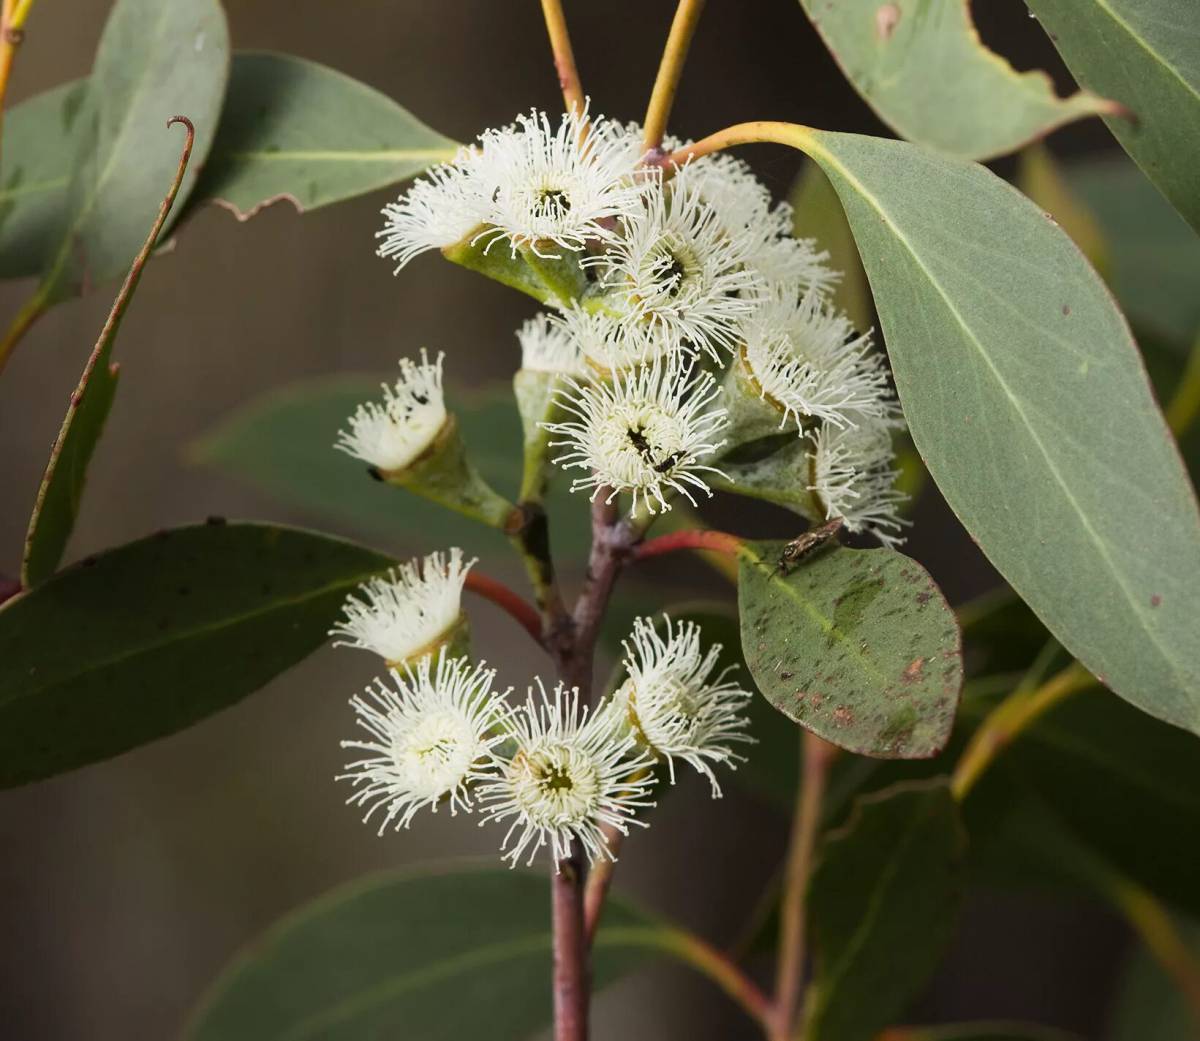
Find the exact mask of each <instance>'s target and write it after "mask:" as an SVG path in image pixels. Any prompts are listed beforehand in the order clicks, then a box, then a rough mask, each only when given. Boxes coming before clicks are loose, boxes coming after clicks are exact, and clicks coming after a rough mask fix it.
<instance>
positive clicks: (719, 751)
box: [333, 549, 750, 864]
mask: <svg viewBox="0 0 1200 1041" xmlns="http://www.w3.org/2000/svg"><path fill="white" fill-rule="evenodd" d="M448 559H449V563H448V562H447V557H445V556H443V555H442V554H437V553H435V554H432V555H430V556H429V557H426V558H425V559H424V560H422V561H419V562H412V563H409V564H406V565H404V566H403V567H401V568H399V569H398V570H397V571H394V572H390V573H389V574H388V575H387V576H386V577H381V578H376V579H372V580H371V581H370V582H368V583H366V584H365V585H364V586H363V587H362V590H361V592H360V595H359V596H357V597H356V596H351V597H350V598H349V600H348V601H347V603H346V608H345V610H346V615H347V619H348V620H347V621H346V622H344V623H342V624H340V625H339V626H338V627H337V628H336V629H335V630H334V633H333V635H338V636H343V637H344V636H346V635H348V629H353V630H354V637H353V639H354V642H353V643H352V646H356V647H364V648H367V649H370V650H373V651H374V652H375V653H377V654H379V655H380V656H381V657H383V658H385V659H386V660H387V661H388V662H389V664H391V663H394V662H397V661H402V662H403V664H402V665H400V666H396V665H393V667H392V669H391V671H390V674H389V677H388V678H387V679H382V678H381V679H377V680H376V681H375V682H374V683H373V684H372V685H371V686H369V687H368V688H367V690H366V692H365V693H364V694H363V695H360V696H358V697H355V698H353V699H352V700H351V705H352V706H353V708H354V711H355V713H356V715H357V720H358V724H359V726H360V727H361V728H362V730H363V731H365V734H366V737H365V739H360V740H355V741H344V742H342V747H343V748H352V749H355V750H356V751H357V752H359V753H361V757H360V758H358V759H356V760H355V761H353V762H351V763H349V764H348V765H347V766H346V772H345V773H344V774H342V775H341V779H343V780H348V781H350V782H351V784H353V785H354V789H355V790H354V793H353V794H352V795H351V796H350V798H349V800H348V801H349V802H350V803H351V804H354V805H357V806H360V807H363V808H364V809H365V811H366V812H365V816H364V820H366V821H371V820H372V819H378V822H379V832H380V834H382V833H383V832H384V831H385V830H386V829H388V828H389V827H394V828H397V829H399V828H406V827H408V826H409V824H410V823H411V821H412V819H413V817H414V816H415V815H416V814H417V812H418V811H420V810H421V809H424V808H428V809H430V810H431V811H433V812H436V811H437V810H438V809H439V808H440V807H441V806H447V807H449V810H450V813H451V814H457V813H458V812H460V811H461V812H465V813H470V812H472V811H474V810H476V809H478V811H479V812H480V814H481V817H482V821H481V823H488V822H496V823H500V824H506V825H507V828H506V831H505V834H504V837H503V839H502V841H501V848H502V849H503V850H504V856H505V859H506V860H509V861H511V862H512V863H514V864H515V863H517V862H518V861H519V860H523V859H527V860H532V859H533V858H534V857H535V856H536V854H537V852H538V850H540V849H542V848H543V847H546V848H548V849H549V850H550V853H551V855H552V857H553V858H554V859H555V861H558V860H561V859H562V858H563V857H565V856H567V855H568V853H569V851H570V847H571V844H572V842H573V841H578V842H579V844H580V846H581V847H582V849H583V851H584V852H585V854H586V855H587V856H588V858H589V859H590V860H593V861H594V860H597V859H600V858H602V857H610V858H611V857H613V852H612V849H611V847H610V844H609V837H610V836H611V835H612V834H613V833H615V832H620V833H622V834H625V833H628V830H629V827H630V825H634V824H636V825H639V826H642V827H645V824H646V822H645V821H643V820H639V819H638V817H637V814H638V813H639V812H640V811H641V810H644V809H646V808H648V807H650V806H653V805H654V804H653V802H652V801H651V799H650V795H651V793H652V790H653V788H654V785H655V783H656V776H655V767H656V766H657V765H658V764H659V763H665V764H666V765H667V767H668V770H669V774H670V778H671V781H672V783H674V780H675V760H676V759H678V760H680V761H682V762H685V763H688V764H690V765H691V766H693V767H695V769H696V770H697V771H699V772H700V773H702V774H703V775H704V776H706V777H707V778H708V779H709V781H710V783H711V784H712V788H713V793H714V795H718V794H720V789H719V787H718V786H717V781H716V777H715V775H714V773H713V765H714V764H718V763H726V764H729V765H730V766H732V765H734V763H735V761H736V760H737V759H738V756H736V755H735V754H734V752H733V748H732V746H733V745H734V744H736V743H738V742H745V741H748V740H749V737H748V736H747V735H746V734H745V728H746V726H747V720H746V717H745V716H744V715H743V714H742V710H743V709H744V707H745V703H746V701H747V700H748V699H749V697H750V694H749V693H748V692H747V691H745V690H743V689H741V688H740V687H738V686H737V684H736V683H734V682H732V681H731V680H730V679H729V677H728V670H722V671H720V672H717V674H716V675H714V672H715V671H716V663H717V661H718V659H719V657H720V654H721V647H720V645H719V644H718V645H715V646H713V647H711V648H709V649H708V650H707V651H701V648H700V631H699V628H698V627H697V626H695V625H694V624H682V625H680V624H675V623H673V622H672V621H671V620H670V619H669V618H664V622H663V625H662V626H661V627H660V628H656V627H655V625H654V624H653V622H652V621H651V620H650V619H648V618H639V619H637V620H636V622H635V624H634V631H633V634H632V637H631V642H630V643H626V645H625V651H626V654H625V660H624V668H625V672H626V675H627V679H626V680H625V681H624V682H623V683H622V685H621V686H620V687H619V688H618V689H617V690H616V691H615V692H614V694H613V696H612V697H611V698H608V699H604V700H601V702H600V703H599V704H598V705H597V706H596V707H595V708H594V709H589V708H588V707H587V706H586V705H583V704H582V703H581V701H580V698H579V694H578V691H577V690H575V689H574V688H571V689H567V688H566V687H564V685H563V684H561V683H559V684H558V685H557V686H555V687H554V689H553V690H552V691H549V690H547V688H546V687H545V685H544V684H543V683H542V681H541V680H540V679H536V680H535V685H534V686H532V687H530V688H529V691H528V695H527V697H526V699H525V701H524V702H523V703H522V704H519V705H516V706H512V705H510V704H509V702H508V700H507V697H508V695H509V694H510V693H511V690H512V688H511V687H510V688H508V689H507V690H503V691H501V690H500V689H499V688H498V687H497V686H496V672H495V670H494V669H489V668H487V667H486V665H485V663H483V662H479V663H477V664H472V663H471V662H470V661H469V660H468V658H467V657H465V656H463V655H461V654H456V653H455V651H454V650H453V649H452V645H451V640H450V633H451V631H452V630H453V628H454V625H455V620H457V619H458V618H459V617H460V615H461V603H460V600H461V588H462V582H461V576H462V575H463V574H464V573H465V567H464V566H463V565H462V554H461V552H460V551H459V550H457V549H455V550H451V551H450V554H449V558H448ZM469 566H470V565H466V567H469ZM435 618H437V619H443V620H449V621H447V622H446V628H445V629H444V630H443V631H441V632H432V633H431V632H430V631H429V627H430V626H431V624H432V619H435ZM418 640H421V641H423V643H424V645H425V646H436V647H437V650H436V651H426V652H424V653H421V654H419V655H417V656H415V657H414V656H413V654H412V651H414V650H415V649H417V648H415V646H414V645H415V644H416V642H417V641H418Z"/></svg>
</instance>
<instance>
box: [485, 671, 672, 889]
mask: <svg viewBox="0 0 1200 1041" xmlns="http://www.w3.org/2000/svg"><path fill="white" fill-rule="evenodd" d="M538 688H539V696H538V697H537V699H536V700H535V698H534V692H533V688H532V687H531V688H530V689H529V695H528V699H527V701H526V703H525V704H524V705H523V706H521V707H520V708H519V709H518V710H517V712H516V713H515V714H514V716H513V718H512V721H511V726H510V736H511V737H512V738H513V740H514V742H515V745H516V748H515V751H514V752H513V754H512V756H511V758H509V759H508V760H507V761H505V762H504V763H503V764H502V766H501V767H500V772H499V774H498V775H497V776H496V777H495V778H494V779H492V780H489V781H487V782H485V783H483V784H481V785H480V786H479V790H478V791H479V806H480V810H481V811H482V812H483V814H484V818H483V821H484V822H487V821H497V822H503V821H506V820H511V823H510V825H509V828H508V831H507V832H506V833H505V836H504V841H503V843H502V846H501V848H502V849H503V850H504V851H505V853H504V859H505V860H509V861H511V862H512V863H513V864H514V865H515V864H516V863H517V861H518V860H520V859H521V858H522V857H523V856H524V855H525V852H526V851H527V850H528V852H529V863H532V862H533V858H534V857H535V856H536V855H537V852H538V850H539V849H541V848H542V847H543V846H547V845H548V846H549V848H550V853H551V856H552V857H553V858H554V860H555V861H556V862H557V861H560V860H562V859H563V858H564V857H566V856H567V855H568V854H569V852H570V848H571V841H572V840H573V839H578V840H579V842H580V844H581V845H582V847H583V849H584V852H585V853H586V854H587V857H588V859H589V860H590V861H593V862H594V861H596V860H599V859H601V858H602V857H607V858H609V859H616V858H615V857H614V856H613V855H612V852H611V851H610V850H609V848H608V846H607V844H606V842H605V839H604V832H603V831H602V828H603V827H605V826H607V827H610V828H615V829H616V830H617V831H620V832H621V833H622V834H628V832H629V825H630V824H640V825H642V826H643V827H645V824H644V822H642V821H638V820H635V819H634V815H635V814H636V813H637V811H638V810H639V809H641V808H643V807H646V806H651V805H653V803H651V802H649V801H647V799H646V796H647V795H648V794H649V792H650V790H651V788H652V786H653V779H652V777H651V773H650V771H651V768H652V766H653V761H652V760H651V759H650V757H649V756H648V755H646V753H645V752H642V751H641V750H639V749H638V747H637V745H636V744H635V742H634V740H633V738H632V737H630V736H628V735H622V734H621V733H620V731H619V730H618V727H617V723H618V720H617V718H616V717H615V716H614V715H613V714H612V712H611V711H610V710H609V709H608V707H607V706H600V707H598V708H597V709H596V711H594V712H589V711H588V709H587V707H586V706H583V705H581V704H580V702H579V692H578V691H577V690H575V689H574V688H572V689H571V690H567V689H566V688H565V687H564V686H563V685H562V684H561V683H559V684H558V685H557V686H556V687H555V688H554V693H553V695H550V694H548V693H547V692H546V688H545V687H544V686H543V685H542V682H541V680H538Z"/></svg>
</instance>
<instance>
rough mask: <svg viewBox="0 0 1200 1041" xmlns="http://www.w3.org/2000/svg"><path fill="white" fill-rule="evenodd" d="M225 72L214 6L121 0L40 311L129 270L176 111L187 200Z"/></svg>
mask: <svg viewBox="0 0 1200 1041" xmlns="http://www.w3.org/2000/svg"><path fill="white" fill-rule="evenodd" d="M228 73H229V30H228V27H227V26H226V24H225V14H224V12H223V11H222V10H221V5H220V4H219V3H218V2H217V0H188V2H187V3H178V2H164V0H117V3H116V5H115V6H114V7H113V11H112V14H111V15H110V16H109V18H108V22H107V23H106V24H105V27H104V33H103V35H102V36H101V38H100V46H99V48H98V50H97V51H96V61H95V65H94V66H93V68H92V75H91V78H90V80H89V86H88V90H87V92H86V97H85V102H84V105H83V111H82V112H81V113H80V115H79V117H78V118H79V133H78V134H77V135H76V137H75V152H74V156H73V159H72V178H71V185H70V188H69V191H68V195H67V206H66V214H65V217H64V219H63V220H62V221H61V222H60V223H59V225H58V237H57V242H56V246H55V249H54V252H53V254H52V256H51V257H50V259H49V261H48V262H47V265H46V267H45V269H44V271H43V273H42V281H41V285H39V287H38V291H37V295H36V297H35V301H36V303H35V306H36V307H37V308H39V309H40V308H45V307H49V306H50V305H52V304H55V303H57V302H59V301H60V300H63V299H66V298H67V297H70V296H73V295H75V294H77V293H80V292H82V291H83V289H84V288H85V287H86V286H88V285H93V284H96V283H98V282H107V281H110V280H112V279H115V278H118V277H119V276H121V275H122V274H124V273H125V271H126V269H127V268H128V267H129V262H130V260H132V259H133V255H134V254H135V253H136V252H137V250H138V247H139V246H140V245H141V244H142V238H143V236H144V235H145V234H146V228H148V227H149V226H150V223H151V221H152V220H153V219H154V212H155V210H156V209H157V207H158V200H159V199H160V198H161V197H162V186H163V185H164V184H167V183H169V181H170V179H171V175H172V174H173V173H174V172H175V159H176V157H175V155H173V154H172V153H171V152H170V151H169V150H165V149H163V148H162V147H161V145H160V143H159V142H160V137H161V133H162V127H163V125H164V124H165V123H166V122H167V120H168V119H170V118H171V117H172V116H175V115H185V116H187V117H188V118H190V119H191V120H192V122H193V123H194V124H195V126H196V142H195V146H194V148H193V155H192V172H189V173H188V175H187V176H186V177H185V179H184V183H183V186H182V188H181V189H180V197H181V198H184V199H186V198H187V195H188V192H189V191H190V190H191V187H192V184H193V183H194V181H195V172H194V171H196V170H197V169H198V168H199V167H200V166H202V165H203V163H204V159H205V156H206V155H207V154H208V149H209V146H210V145H211V144H212V139H213V133H214V131H215V130H216V126H217V116H218V115H219V113H220V111H221V101H222V98H223V97H224V95H225V81H226V78H227V77H228Z"/></svg>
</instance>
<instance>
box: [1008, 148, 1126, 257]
mask: <svg viewBox="0 0 1200 1041" xmlns="http://www.w3.org/2000/svg"><path fill="white" fill-rule="evenodd" d="M1016 185H1017V187H1018V188H1020V189H1021V191H1023V192H1024V193H1025V194H1026V195H1028V196H1029V198H1030V199H1031V200H1032V201H1033V202H1035V203H1037V205H1038V206H1040V207H1041V208H1042V209H1043V210H1045V211H1046V212H1047V213H1048V214H1050V216H1051V217H1053V218H1054V219H1055V220H1056V221H1057V222H1058V226H1059V227H1060V228H1062V230H1063V231H1065V232H1066V233H1067V234H1068V235H1070V236H1071V240H1072V241H1073V242H1074V243H1075V245H1077V246H1078V247H1079V251H1080V252H1081V253H1082V254H1083V255H1084V256H1085V257H1087V259H1088V262H1089V263H1090V264H1091V265H1092V267H1094V268H1095V269H1096V271H1097V272H1098V273H1099V274H1100V275H1101V277H1103V278H1104V279H1105V281H1108V279H1109V276H1110V272H1111V270H1112V257H1111V251H1110V249H1109V245H1108V243H1107V242H1106V241H1105V238H1104V232H1103V230H1102V229H1101V227H1100V223H1099V221H1098V220H1097V219H1096V216H1095V214H1094V213H1092V211H1091V209H1090V208H1089V207H1088V206H1087V204H1086V203H1085V202H1083V200H1082V199H1080V198H1079V197H1078V196H1077V195H1076V194H1075V192H1074V191H1073V190H1072V187H1071V184H1070V183H1069V182H1068V180H1067V174H1066V171H1065V170H1064V169H1063V167H1062V166H1060V165H1059V163H1058V161H1057V160H1056V159H1055V158H1054V156H1053V155H1052V154H1051V152H1050V150H1049V149H1048V148H1047V147H1046V146H1045V145H1043V144H1034V145H1030V146H1029V147H1028V148H1026V149H1024V150H1023V151H1022V152H1021V154H1020V156H1019V157H1018V159H1017V179H1016Z"/></svg>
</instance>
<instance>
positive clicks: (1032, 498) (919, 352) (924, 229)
mask: <svg viewBox="0 0 1200 1041" xmlns="http://www.w3.org/2000/svg"><path fill="white" fill-rule="evenodd" d="M800 140H801V141H802V143H800V144H799V145H798V147H802V148H805V149H806V150H811V153H812V154H813V155H814V157H815V158H816V159H817V161H818V162H820V163H821V165H822V166H823V167H824V168H825V171H826V172H827V173H828V174H829V176H830V179H831V180H832V181H833V183H834V187H835V188H837V190H838V194H839V195H840V196H841V198H842V203H843V205H844V206H845V207H846V213H847V216H848V217H849V219H850V224H851V227H852V228H853V229H854V232H855V236H856V238H857V240H858V244H859V248H860V250H861V251H862V255H863V260H864V263H865V264H866V268H867V274H868V276H869V278H870V280H871V288H872V291H873V293H874V295H875V304H876V307H877V308H878V311H879V316H880V322H881V324H882V326H883V331H884V337H885V339H886V342H887V349H888V354H889V355H890V357H891V360H892V368H893V371H894V374H895V378H896V387H897V390H898V391H899V394H900V400H901V403H902V404H903V406H904V412H905V415H906V417H907V419H908V425H909V429H910V430H911V432H912V436H913V440H914V442H915V443H916V446H917V449H918V450H919V451H920V453H921V456H922V457H923V458H924V460H925V463H926V465H927V466H928V467H929V472H930V474H931V475H932V476H933V478H934V480H935V481H936V482H937V484H938V487H939V488H940V489H941V491H942V494H943V495H944V496H945V498H946V501H947V502H948V503H949V504H950V507H951V508H952V509H953V510H954V512H955V513H956V514H957V515H958V518H959V520H961V521H962V523H963V524H964V525H965V527H966V528H967V530H968V531H969V532H970V533H971V535H972V536H973V537H974V538H975V540H976V541H977V542H978V543H979V545H980V547H981V548H982V549H983V551H984V553H986V554H987V556H988V558H989V559H990V560H991V561H992V563H993V564H994V565H995V566H996V568H997V570H999V571H1000V572H1001V574H1003V575H1004V577H1005V578H1006V579H1008V581H1009V583H1010V584H1011V585H1012V586H1013V588H1014V589H1015V590H1016V591H1017V592H1018V593H1019V594H1020V595H1021V596H1022V597H1023V598H1024V599H1025V601H1026V602H1027V603H1028V604H1029V605H1030V606H1031V607H1032V608H1033V609H1034V611H1035V612H1036V613H1037V614H1038V616H1039V617H1040V618H1041V619H1042V621H1043V622H1045V624H1046V626H1047V627H1048V628H1049V629H1050V631H1051V632H1052V633H1053V634H1054V635H1055V637H1057V639H1058V640H1059V641H1060V642H1061V643H1062V644H1063V646H1064V647H1066V648H1067V650H1069V651H1070V652H1071V653H1072V654H1074V655H1075V656H1076V657H1077V658H1079V659H1080V661H1082V662H1083V664H1084V665H1086V666H1087V668H1088V669H1089V670H1091V671H1092V672H1093V673H1094V674H1095V675H1096V676H1098V677H1099V678H1100V679H1101V680H1102V682H1104V683H1106V684H1107V685H1108V686H1110V687H1112V689H1113V690H1115V691H1116V692H1117V693H1119V694H1120V695H1121V696H1122V697H1125V698H1127V699H1128V700H1130V701H1132V702H1133V703H1134V704H1135V705H1137V706H1138V707H1140V708H1142V709H1144V710H1145V711H1147V712H1149V713H1150V714H1151V715H1155V716H1158V717H1159V718H1160V719H1164V720H1166V721H1167V722H1170V723H1174V724H1176V725H1177V726H1183V727H1188V728H1191V729H1193V730H1197V731H1200V640H1198V639H1197V638H1196V619H1197V618H1200V514H1198V513H1197V508H1196V499H1195V496H1194V495H1193V493H1192V490H1191V487H1190V485H1189V484H1188V479H1187V475H1186V473H1185V471H1184V469H1183V466H1182V464H1181V462H1180V459H1179V454H1178V452H1177V451H1176V450H1175V446H1174V444H1173V443H1172V441H1171V439H1170V435H1169V434H1168V433H1167V429H1166V426H1165V424H1164V422H1163V419H1162V414H1161V413H1160V412H1159V409H1158V406H1157V404H1156V403H1155V401H1154V397H1153V395H1152V393H1151V391H1150V387H1149V384H1148V383H1147V380H1146V374H1145V371H1144V369H1143V367H1142V364H1141V360H1140V358H1139V356H1138V353H1137V349H1136V347H1135V346H1134V344H1133V341H1132V339H1131V338H1130V335H1129V329H1128V326H1127V325H1126V323H1125V321H1124V319H1123V318H1122V316H1121V314H1120V312H1119V311H1118V310H1117V308H1116V306H1115V305H1114V304H1113V301H1112V298H1111V297H1110V296H1109V294H1108V292H1107V290H1106V289H1105V288H1104V285H1103V284H1102V283H1101V281H1100V279H1099V278H1098V277H1097V276H1096V273H1095V272H1094V271H1093V270H1092V269H1091V268H1090V267H1088V265H1087V262H1086V261H1085V260H1084V259H1083V257H1082V256H1081V255H1080V253H1079V251H1078V249H1077V248H1076V247H1075V245H1074V243H1072V242H1071V240H1070V239H1069V238H1068V237H1067V236H1066V235H1065V234H1064V233H1063V232H1062V231H1061V230H1060V229H1059V228H1058V227H1057V226H1056V225H1054V224H1053V222H1051V221H1049V220H1047V219H1046V217H1045V215H1044V214H1043V213H1042V212H1041V211H1039V210H1038V209H1037V208H1036V207H1034V206H1033V205H1032V204H1031V203H1030V202H1029V201H1028V200H1027V199H1025V198H1024V197H1023V196H1022V195H1021V194H1020V193H1019V192H1016V191H1014V190H1013V189H1012V188H1010V187H1009V186H1008V185H1006V184H1004V182H1003V181H1001V180H999V179H998V178H997V177H995V176H994V175H993V174H991V173H989V172H988V171H987V170H985V169H984V168H983V167H980V166H976V165H974V164H971V163H964V162H960V161H956V160H952V159H947V158H944V157H941V156H938V155H937V154H936V153H932V152H929V151H927V150H925V149H921V148H918V147H916V146H914V145H909V144H905V143H903V142H899V141H883V140H880V139H877V138H869V137H858V136H854V135H848V134H832V133H824V132H812V133H811V134H810V133H809V132H807V131H805V132H802V134H801V137H800Z"/></svg>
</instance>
